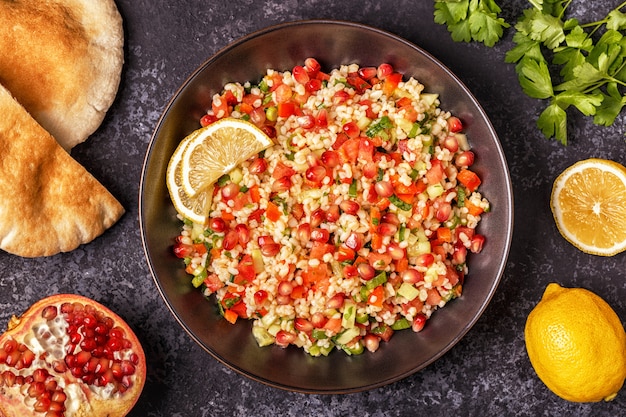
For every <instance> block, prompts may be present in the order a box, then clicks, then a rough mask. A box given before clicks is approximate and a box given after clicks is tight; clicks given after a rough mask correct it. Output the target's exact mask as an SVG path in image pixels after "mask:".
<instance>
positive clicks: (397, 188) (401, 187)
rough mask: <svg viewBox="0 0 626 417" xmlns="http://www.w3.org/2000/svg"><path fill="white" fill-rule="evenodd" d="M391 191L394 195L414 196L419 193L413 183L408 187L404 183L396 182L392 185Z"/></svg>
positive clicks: (415, 184)
mask: <svg viewBox="0 0 626 417" xmlns="http://www.w3.org/2000/svg"><path fill="white" fill-rule="evenodd" d="M393 190H394V192H395V193H396V195H400V194H409V195H410V196H414V195H415V194H418V193H419V192H420V191H419V188H418V185H417V183H415V182H412V183H411V184H410V185H405V184H404V183H402V182H400V181H397V182H395V183H394V184H393Z"/></svg>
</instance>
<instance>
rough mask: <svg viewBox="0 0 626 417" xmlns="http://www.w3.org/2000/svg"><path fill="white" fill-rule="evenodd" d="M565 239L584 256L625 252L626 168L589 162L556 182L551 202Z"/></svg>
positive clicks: (566, 173)
mask: <svg viewBox="0 0 626 417" xmlns="http://www.w3.org/2000/svg"><path fill="white" fill-rule="evenodd" d="M550 205H551V208H552V213H553V214H554V219H555V221H556V225H557V228H558V229H559V232H560V233H561V235H563V237H564V238H565V239H566V240H567V241H569V242H570V243H571V244H573V245H574V246H576V247H577V248H578V249H580V250H582V251H583V252H585V253H589V254H593V255H600V256H613V255H615V254H617V253H620V252H622V251H624V250H626V168H625V167H624V166H622V165H620V164H618V163H617V162H613V161H609V160H605V159H596V158H592V159H586V160H583V161H579V162H577V163H575V164H574V165H572V166H570V167H569V168H567V169H565V171H563V172H562V173H561V174H560V175H559V176H558V177H557V179H556V180H555V181H554V186H553V188H552V195H551V202H550Z"/></svg>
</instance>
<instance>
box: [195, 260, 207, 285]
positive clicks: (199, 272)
mask: <svg viewBox="0 0 626 417" xmlns="http://www.w3.org/2000/svg"><path fill="white" fill-rule="evenodd" d="M206 277H207V272H206V268H205V267H203V266H202V265H198V267H197V268H196V269H195V270H194V271H193V278H192V279H191V285H193V286H194V287H196V288H198V287H199V286H200V285H202V283H203V282H204V280H205V279H206Z"/></svg>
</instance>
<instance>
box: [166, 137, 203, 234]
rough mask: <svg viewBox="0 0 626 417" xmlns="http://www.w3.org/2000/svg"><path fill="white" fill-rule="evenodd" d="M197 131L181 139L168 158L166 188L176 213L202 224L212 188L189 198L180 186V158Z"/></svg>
mask: <svg viewBox="0 0 626 417" xmlns="http://www.w3.org/2000/svg"><path fill="white" fill-rule="evenodd" d="M198 133H199V132H198V131H194V132H192V133H191V134H190V135H189V136H187V137H186V138H185V139H183V140H182V141H181V142H180V144H179V145H178V147H177V148H176V150H175V151H174V153H173V154H172V157H171V158H170V161H169V163H168V166H167V173H166V183H167V188H168V191H169V194H170V198H171V199H172V203H173V204H174V208H176V211H177V212H178V213H179V214H180V215H181V216H183V217H184V218H187V219H189V220H191V221H193V222H195V223H200V224H203V223H204V222H205V220H206V216H207V215H208V213H209V209H210V208H211V202H212V197H213V186H209V187H206V188H205V189H204V190H203V191H201V192H199V193H197V194H196V195H195V196H193V197H191V196H189V195H188V194H187V193H186V192H185V189H184V188H183V185H182V163H181V160H182V156H183V153H184V151H185V150H186V149H187V145H188V144H189V142H190V141H191V140H193V138H195V137H196V136H197V135H198Z"/></svg>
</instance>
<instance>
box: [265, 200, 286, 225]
mask: <svg viewBox="0 0 626 417" xmlns="http://www.w3.org/2000/svg"><path fill="white" fill-rule="evenodd" d="M282 214H283V213H282V212H281V211H280V208H279V207H278V206H277V205H276V204H274V203H273V202H271V201H268V202H267V209H266V210H265V217H267V219H268V220H270V221H273V222H276V221H278V220H279V219H280V217H281V216H282Z"/></svg>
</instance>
